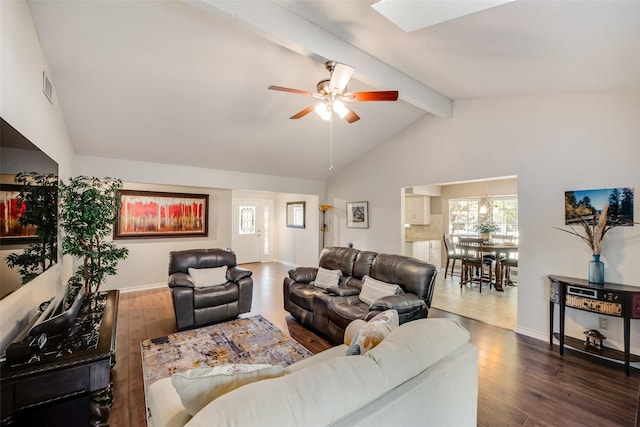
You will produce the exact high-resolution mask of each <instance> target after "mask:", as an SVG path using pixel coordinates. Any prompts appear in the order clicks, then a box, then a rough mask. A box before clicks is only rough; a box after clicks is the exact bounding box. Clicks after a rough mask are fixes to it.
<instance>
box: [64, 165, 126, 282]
mask: <svg viewBox="0 0 640 427" xmlns="http://www.w3.org/2000/svg"><path fill="white" fill-rule="evenodd" d="M121 188H122V181H120V180H119V179H114V178H104V179H99V178H94V177H86V176H77V177H73V178H71V179H69V183H68V184H65V183H62V182H61V183H60V200H61V204H60V206H61V209H60V223H61V225H62V228H63V229H64V231H65V236H64V238H63V240H62V253H63V254H69V255H73V256H75V257H77V258H79V259H80V260H81V262H80V263H79V265H78V267H77V268H76V270H75V272H74V273H73V275H72V276H71V278H70V279H69V282H68V283H69V285H70V286H71V287H78V286H84V288H85V291H86V292H97V291H98V290H99V288H100V285H101V284H102V283H103V282H104V280H105V279H106V277H107V276H113V275H115V274H116V273H117V269H116V267H117V265H118V263H119V262H120V261H121V260H123V259H125V258H126V257H127V255H128V254H129V251H128V249H127V248H120V247H118V246H117V245H116V244H115V243H114V242H113V241H110V240H106V237H107V236H109V235H110V234H111V232H112V227H113V225H114V223H115V221H116V215H117V212H118V208H119V204H120V199H119V197H118V190H120V189H121Z"/></svg>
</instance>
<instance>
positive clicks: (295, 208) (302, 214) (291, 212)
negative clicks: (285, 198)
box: [287, 202, 307, 228]
mask: <svg viewBox="0 0 640 427" xmlns="http://www.w3.org/2000/svg"><path fill="white" fill-rule="evenodd" d="M306 217H307V215H306V202H287V227H289V228H305V226H306Z"/></svg>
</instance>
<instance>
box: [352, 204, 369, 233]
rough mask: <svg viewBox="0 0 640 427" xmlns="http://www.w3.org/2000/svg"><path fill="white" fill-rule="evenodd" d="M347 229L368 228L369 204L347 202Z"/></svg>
mask: <svg viewBox="0 0 640 427" xmlns="http://www.w3.org/2000/svg"><path fill="white" fill-rule="evenodd" d="M347 228H369V202H347Z"/></svg>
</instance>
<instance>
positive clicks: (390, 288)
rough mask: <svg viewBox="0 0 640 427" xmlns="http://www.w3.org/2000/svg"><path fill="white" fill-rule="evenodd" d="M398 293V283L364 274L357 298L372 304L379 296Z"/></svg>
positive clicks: (399, 288) (399, 290) (400, 291)
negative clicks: (387, 281)
mask: <svg viewBox="0 0 640 427" xmlns="http://www.w3.org/2000/svg"><path fill="white" fill-rule="evenodd" d="M399 293H402V288H401V287H400V286H398V285H395V284H391V283H386V282H383V281H381V280H376V279H374V278H372V277H369V276H364V284H363V285H362V290H361V291H360V296H359V298H360V301H362V302H363V303H365V304H367V305H372V304H373V303H374V302H375V301H376V300H377V299H379V298H382V297H386V296H390V295H396V294H399Z"/></svg>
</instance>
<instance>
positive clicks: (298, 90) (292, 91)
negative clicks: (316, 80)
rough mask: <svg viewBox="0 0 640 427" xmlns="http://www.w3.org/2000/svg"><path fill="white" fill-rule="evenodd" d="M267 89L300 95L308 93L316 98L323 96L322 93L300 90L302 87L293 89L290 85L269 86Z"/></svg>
mask: <svg viewBox="0 0 640 427" xmlns="http://www.w3.org/2000/svg"><path fill="white" fill-rule="evenodd" d="M267 89H269V90H277V91H280V92H289V93H296V94H298V95H307V96H314V97H316V98H322V95H320V94H319V93H315V92H308V91H306V90H300V89H291V88H289V87H282V86H273V85H272V86H269V87H268V88H267Z"/></svg>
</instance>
